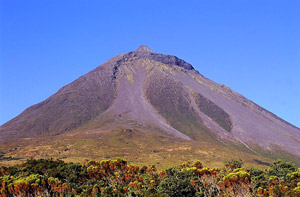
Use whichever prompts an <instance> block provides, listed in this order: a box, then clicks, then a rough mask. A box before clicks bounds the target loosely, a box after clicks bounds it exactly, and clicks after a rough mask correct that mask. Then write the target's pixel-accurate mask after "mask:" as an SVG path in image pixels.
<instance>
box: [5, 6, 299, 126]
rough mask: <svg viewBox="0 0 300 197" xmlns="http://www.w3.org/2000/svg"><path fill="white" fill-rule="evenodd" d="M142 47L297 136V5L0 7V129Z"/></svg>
mask: <svg viewBox="0 0 300 197" xmlns="http://www.w3.org/2000/svg"><path fill="white" fill-rule="evenodd" d="M142 44H144V45H147V46H148V47H149V48H151V49H152V50H153V51H155V52H158V53H163V54H171V55H176V56H177V57H179V58H181V59H184V60H185V61H187V62H189V63H191V64H192V65H193V66H194V67H195V69H196V70H198V71H199V72H200V73H201V74H203V75H204V76H206V77H208V78H210V79H212V80H214V81H215V82H217V83H221V84H225V85H227V86H229V87H230V88H232V89H233V90H234V91H236V92H238V93H240V94H242V95H243V96H245V97H247V98H249V99H250V100H252V101H254V102H255V103H257V104H259V105H260V106H262V107H264V108H266V109H267V110H269V111H271V112H273V113H275V114H276V115H278V116H279V117H281V118H283V119H285V120H286V121H288V122H290V123H292V124H294V125H295V126H297V127H300V1H298V0H294V1H292V0H226V1H224V0H187V1H182V0H180V1H179V0H178V1H176V0H160V1H158V0H149V1H138V0H127V1H124V0H118V1H117V0H89V1H84V0H43V1H41V0H26V1H24V0H0V125H1V124H4V123H5V122H7V121H8V120H10V119H12V118H14V117H15V116H17V115H18V114H20V113H21V112H22V111H23V110H25V109H26V108H27V107H29V106H31V105H33V104H36V103H38V102H41V101H43V100H44V99H46V98H48V97H49V96H51V95H52V94H54V93H55V92H56V91H57V90H58V89H59V88H61V87H63V86H65V85H67V84H68V83H70V82H72V81H74V80H75V79H76V78H78V77H80V76H81V75H83V74H86V73H87V72H89V71H90V70H92V69H93V68H95V67H97V66H98V65H100V64H102V63H104V62H106V61H107V60H108V59H109V58H112V57H113V56H115V55H118V54H121V53H125V52H128V51H133V50H135V49H136V48H138V47H139V46H140V45H142Z"/></svg>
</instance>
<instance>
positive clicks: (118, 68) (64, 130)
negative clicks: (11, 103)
mask: <svg viewBox="0 0 300 197" xmlns="http://www.w3.org/2000/svg"><path fill="white" fill-rule="evenodd" d="M299 139H300V129H299V128H297V127H295V126H293V125H291V124H289V123H288V122H286V121H284V120H283V119H281V118H279V117H277V116H276V115H275V114H273V113H271V112H269V111H267V110H266V109H264V108H262V107H260V106H259V105H257V104H255V103H254V102H252V101H250V100H248V99H247V98H245V97H243V96H242V95H240V94H238V93H236V92H235V91H233V90H231V89H230V88H229V87H227V86H225V85H222V84H218V83H215V82H214V81H212V80H210V79H208V78H206V77H204V76H203V75H201V74H200V73H199V72H198V71H196V70H195V69H194V68H193V66H192V65H191V64H189V63H187V62H185V61H184V60H181V59H179V58H177V57H176V56H172V55H165V54H159V53H155V52H153V51H152V50H151V49H149V48H148V47H147V46H144V45H142V46H140V47H139V48H138V49H137V50H135V51H132V52H128V53H125V54H121V55H118V56H116V57H114V58H112V59H110V60H108V61H107V62H106V63H104V64H102V65H100V66H98V67H97V68H95V69H94V70H92V71H90V72H89V73H87V74H85V75H83V76H81V77H79V78H78V79H77V80H75V81H74V82H72V83H70V84H68V85H66V86H64V87H62V88H61V89H60V90H58V92H57V93H55V94H54V95H52V96H50V97H49V98H47V99H46V100H44V101H42V102H40V103H38V104H35V105H33V106H31V107H29V108H27V109H26V110H25V111H24V112H22V113H21V114H20V115H18V116H17V117H15V118H14V119H12V120H10V121H8V122H7V123H5V124H4V125H2V126H1V127H0V142H1V145H0V151H1V152H2V153H1V155H2V156H1V158H2V159H1V162H2V163H3V162H4V163H5V162H14V161H18V160H24V159H26V158H31V157H36V158H39V157H41V158H43V157H54V158H61V159H65V160H71V161H74V160H76V161H81V160H83V159H84V158H93V159H103V158H113V157H125V158H127V159H128V160H129V161H134V162H136V163H147V164H149V163H151V164H156V165H169V164H170V163H171V162H175V163H176V162H181V161H183V160H187V159H201V160H202V161H204V163H205V162H206V163H214V164H218V162H220V160H224V159H227V158H231V157H232V158H236V157H238V158H242V159H243V160H245V161H248V162H249V163H256V164H257V165H260V164H264V163H268V162H271V160H272V159H275V158H289V159H294V160H297V161H299V159H297V158H299V157H300V140H299ZM146 160H147V162H146Z"/></svg>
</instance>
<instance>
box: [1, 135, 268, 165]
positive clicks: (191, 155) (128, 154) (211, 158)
mask: <svg viewBox="0 0 300 197" xmlns="http://www.w3.org/2000/svg"><path fill="white" fill-rule="evenodd" d="M83 133H84V132H83ZM14 147H18V148H17V149H16V150H15V149H14ZM0 151H1V152H4V153H5V156H6V157H8V156H10V157H12V158H21V159H20V160H11V161H3V160H2V161H0V164H1V165H12V164H15V163H21V162H23V161H24V160H26V159H29V158H60V159H62V160H64V161H67V162H70V161H72V162H79V163H82V162H84V161H85V160H86V159H92V160H103V159H116V158H117V157H122V158H124V159H126V160H127V161H129V162H131V163H135V164H137V165H141V166H142V165H146V166H151V165H155V166H156V167H157V168H158V169H165V168H167V167H171V166H174V165H178V164H180V163H182V162H185V161H188V160H200V161H202V162H203V163H204V164H205V165H206V166H209V167H210V166H214V167H215V166H217V167H221V166H223V161H225V160H229V159H242V160H243V161H244V162H245V165H246V166H255V167H260V168H265V166H264V165H260V164H258V163H257V162H255V161H254V160H259V161H263V162H267V163H271V162H272V159H270V158H267V157H262V156H258V155H255V154H254V153H251V152H247V151H244V150H242V149H241V150H239V149H236V148H235V147H232V146H231V145H230V144H228V145H223V144H221V143H216V142H214V141H212V139H210V138H206V139H203V140H201V141H183V140H179V139H176V138H173V137H170V136H168V135H165V134H163V133H161V132H160V131H159V130H157V131H155V132H153V133H152V134H149V133H147V132H141V131H138V130H133V131H132V132H123V131H122V130H121V129H120V130H113V131H111V132H105V133H101V134H88V133H86V134H77V135H76V136H66V135H61V136H54V137H53V138H52V139H51V138H49V137H41V138H36V139H32V140H23V141H18V142H15V143H12V144H9V145H8V146H4V145H1V146H0Z"/></svg>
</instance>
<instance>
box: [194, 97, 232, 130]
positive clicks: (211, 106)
mask: <svg viewBox="0 0 300 197" xmlns="http://www.w3.org/2000/svg"><path fill="white" fill-rule="evenodd" d="M193 95H194V98H195V101H196V104H197V105H198V107H199V109H200V111H202V112H203V113H204V114H206V115H207V116H209V117H210V118H211V119H213V120H214V121H215V122H216V123H217V124H218V125H219V126H220V127H222V128H223V129H225V130H226V131H228V132H230V131H231V128H232V122H231V118H230V116H229V114H227V113H226V112H225V111H224V110H223V109H222V108H220V107H219V106H218V105H216V104H215V103H213V102H212V101H211V100H209V99H207V98H206V97H204V96H203V95H201V94H199V93H193Z"/></svg>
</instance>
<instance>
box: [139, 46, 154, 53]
mask: <svg viewBox="0 0 300 197" xmlns="http://www.w3.org/2000/svg"><path fill="white" fill-rule="evenodd" d="M135 51H136V52H144V53H145V52H148V53H153V51H152V50H151V49H150V48H149V47H147V46H146V45H141V46H140V47H139V48H138V49H137V50H135Z"/></svg>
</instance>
